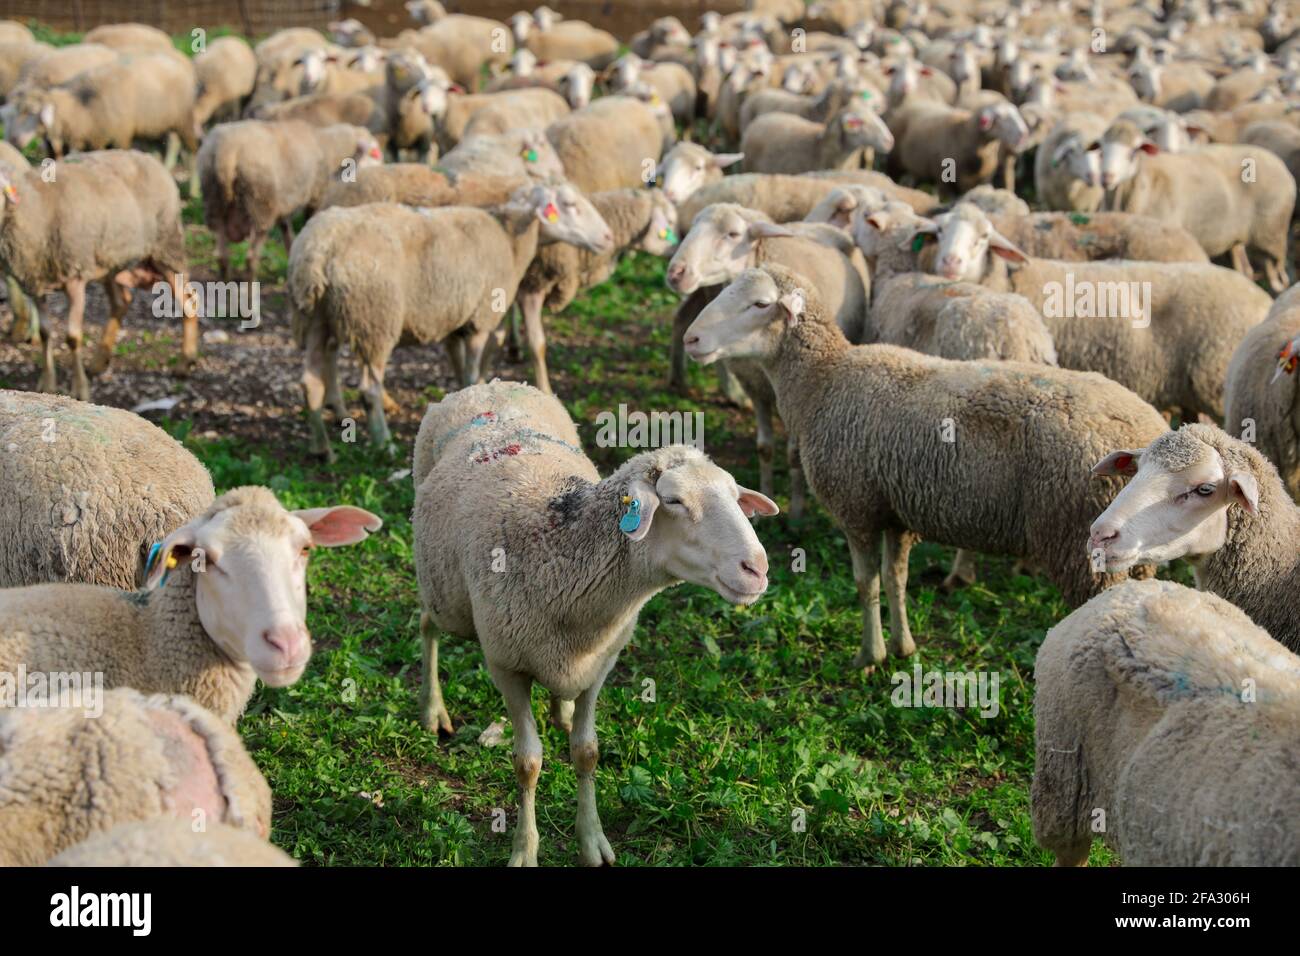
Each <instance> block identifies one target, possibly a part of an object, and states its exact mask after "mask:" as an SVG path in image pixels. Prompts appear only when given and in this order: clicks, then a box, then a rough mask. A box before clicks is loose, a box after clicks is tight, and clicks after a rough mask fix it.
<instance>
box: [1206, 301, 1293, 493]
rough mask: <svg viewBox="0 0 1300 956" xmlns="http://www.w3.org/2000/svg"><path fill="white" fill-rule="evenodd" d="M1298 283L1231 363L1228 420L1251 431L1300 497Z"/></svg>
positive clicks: (1233, 430)
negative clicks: (1297, 373) (1297, 343)
mask: <svg viewBox="0 0 1300 956" xmlns="http://www.w3.org/2000/svg"><path fill="white" fill-rule="evenodd" d="M1297 288H1300V287H1297V286H1292V287H1291V288H1290V289H1288V290H1287V291H1286V292H1284V293H1283V294H1282V295H1281V296H1279V297H1278V299H1277V301H1275V302H1274V303H1273V308H1272V310H1270V312H1269V314H1268V319H1267V320H1265V321H1263V322H1261V323H1260V324H1259V325H1257V326H1255V327H1254V328H1253V329H1251V330H1250V331H1249V332H1247V333H1246V336H1245V338H1243V339H1242V340H1241V344H1240V345H1238V346H1237V351H1236V352H1234V353H1233V355H1232V361H1231V362H1229V363H1228V374H1227V379H1226V381H1225V382H1224V415H1223V424H1224V426H1225V428H1226V430H1227V431H1228V432H1229V434H1234V435H1238V436H1241V437H1249V438H1250V440H1251V442H1252V444H1254V445H1255V447H1256V448H1258V449H1259V450H1260V451H1261V452H1262V453H1263V454H1264V455H1266V456H1267V457H1268V459H1269V461H1271V462H1272V463H1273V465H1274V466H1275V467H1276V468H1277V470H1278V473H1279V474H1280V475H1281V476H1282V481H1283V483H1284V484H1285V485H1286V487H1287V490H1288V491H1289V492H1290V493H1291V497H1293V498H1297V499H1300V398H1297V394H1298V393H1300V388H1298V387H1297V378H1300V376H1297V375H1296V373H1295V365H1296V363H1295V361H1294V357H1295V355H1296V352H1297V346H1296V345H1295V344H1293V343H1295V342H1296V339H1297V336H1300V308H1297V301H1296V297H1297V291H1296V290H1297Z"/></svg>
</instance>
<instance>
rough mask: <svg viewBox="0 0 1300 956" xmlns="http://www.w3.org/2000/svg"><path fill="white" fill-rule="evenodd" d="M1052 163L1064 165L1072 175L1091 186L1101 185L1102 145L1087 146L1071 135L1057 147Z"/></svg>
mask: <svg viewBox="0 0 1300 956" xmlns="http://www.w3.org/2000/svg"><path fill="white" fill-rule="evenodd" d="M1052 165H1053V166H1064V167H1065V169H1066V171H1067V172H1068V173H1069V174H1070V175H1071V176H1073V177H1074V178H1075V179H1080V180H1082V181H1083V182H1084V183H1086V184H1087V185H1089V186H1100V185H1101V147H1100V146H1099V145H1094V146H1092V147H1091V148H1085V147H1084V144H1083V141H1082V140H1080V139H1079V137H1077V136H1071V137H1069V138H1068V139H1066V140H1065V142H1063V143H1061V144H1060V145H1059V146H1057V147H1056V152H1054V153H1053V154H1052Z"/></svg>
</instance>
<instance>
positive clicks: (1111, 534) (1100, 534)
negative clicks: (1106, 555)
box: [1091, 524, 1119, 548]
mask: <svg viewBox="0 0 1300 956" xmlns="http://www.w3.org/2000/svg"><path fill="white" fill-rule="evenodd" d="M1118 537H1119V529H1118V528H1116V527H1115V526H1113V525H1104V524H1103V525H1094V526H1093V528H1092V538H1091V540H1092V546H1093V547H1094V548H1104V547H1105V546H1106V545H1108V544H1110V543H1111V542H1112V541H1114V540H1116V539H1117V538H1118Z"/></svg>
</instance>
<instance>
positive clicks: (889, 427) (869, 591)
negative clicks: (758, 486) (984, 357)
mask: <svg viewBox="0 0 1300 956" xmlns="http://www.w3.org/2000/svg"><path fill="white" fill-rule="evenodd" d="M685 341H686V350H687V353H688V354H689V355H690V356H691V357H692V358H693V359H695V360H696V361H698V362H701V363H702V364H710V363H712V362H714V361H716V360H718V359H721V358H729V359H731V358H750V359H756V360H758V361H759V362H760V363H762V366H763V369H764V371H765V372H766V374H767V375H768V377H769V378H770V379H771V381H772V384H773V387H774V389H775V391H776V395H777V404H778V407H779V410H780V413H781V417H782V419H783V420H784V421H785V422H786V424H787V425H788V426H789V427H790V429H791V430H792V432H793V433H794V434H796V435H798V436H799V454H800V459H801V462H802V465H803V467H804V469H805V472H806V474H807V477H808V483H809V487H810V488H811V489H812V491H813V492H814V494H816V496H817V499H818V500H819V501H820V502H821V503H822V505H823V506H824V507H825V508H826V509H827V510H828V511H829V512H830V513H831V515H832V516H833V517H834V518H835V521H836V523H837V524H838V525H839V527H840V528H841V529H842V530H843V531H844V534H845V536H846V538H847V539H848V542H849V549H850V552H851V553H852V557H853V568H854V578H855V580H856V581H857V582H858V590H859V597H860V600H861V604H862V609H863V612H864V618H865V622H864V628H863V639H862V646H861V648H860V650H859V652H858V655H857V657H856V659H855V661H854V666H861V667H873V666H875V665H877V664H880V663H883V661H884V660H885V642H884V635H883V632H882V629H881V622H880V563H881V561H880V554H881V551H880V536H881V533H882V532H883V534H884V542H885V543H884V554H885V559H884V564H885V570H886V588H887V590H888V592H889V613H890V635H891V637H890V648H891V650H892V651H893V652H894V653H895V654H897V655H902V656H906V655H908V654H911V653H912V651H913V649H914V645H913V642H912V637H911V634H910V632H909V630H908V625H907V617H906V587H907V554H908V551H909V549H910V548H911V545H912V544H913V542H914V541H915V540H916V538H917V537H918V536H920V537H924V538H926V539H929V540H933V541H936V542H939V543H942V544H948V545H952V546H956V547H960V548H968V549H977V550H979V551H982V552H986V553H997V554H1013V555H1017V556H1020V557H1024V558H1032V559H1035V560H1037V561H1038V562H1040V563H1041V564H1042V565H1043V567H1044V568H1045V569H1046V572H1047V574H1048V576H1049V577H1050V578H1051V579H1052V581H1053V582H1054V583H1055V584H1056V585H1057V587H1059V588H1060V589H1061V593H1062V596H1063V597H1064V599H1065V600H1066V601H1067V602H1069V603H1071V604H1079V603H1081V602H1082V601H1083V600H1085V599H1086V598H1087V597H1089V596H1091V595H1092V594H1094V593H1095V592H1096V591H1098V590H1099V589H1100V588H1102V587H1104V586H1106V585H1108V584H1111V583H1114V582H1116V581H1118V580H1121V579H1122V577H1123V575H1122V573H1116V574H1110V575H1102V574H1096V573H1093V571H1092V569H1091V567H1090V565H1089V562H1088V560H1087V554H1086V552H1085V550H1084V547H1083V545H1084V542H1085V541H1086V539H1087V528H1088V524H1089V522H1090V521H1091V520H1092V519H1091V516H1092V515H1095V514H1096V513H1097V512H1096V509H1097V508H1098V507H1099V506H1104V504H1105V503H1107V502H1108V501H1109V498H1110V491H1111V486H1110V485H1109V484H1099V483H1093V482H1090V481H1089V480H1088V476H1087V475H1086V474H1072V473H1071V471H1070V468H1069V467H1068V465H1067V463H1069V462H1074V463H1076V467H1078V468H1080V469H1082V468H1085V467H1087V466H1086V465H1084V464H1083V463H1084V462H1088V461H1095V460H1096V456H1097V454H1098V452H1099V450H1100V449H1102V448H1105V447H1108V442H1110V441H1114V440H1115V438H1117V437H1118V436H1120V435H1124V436H1132V439H1133V440H1136V441H1146V440H1148V436H1155V435H1159V434H1160V433H1161V432H1162V431H1163V430H1164V428H1165V423H1164V420H1163V419H1162V418H1161V417H1160V415H1159V414H1158V413H1157V412H1156V411H1155V410H1154V409H1152V408H1150V407H1149V406H1148V405H1146V404H1145V403H1144V402H1143V401H1142V400H1141V399H1139V398H1138V397H1137V396H1135V395H1133V394H1132V393H1131V392H1129V391H1128V390H1127V389H1125V388H1123V387H1122V386H1120V385H1116V384H1115V383H1113V382H1110V381H1108V380H1106V379H1105V378H1103V377H1102V376H1100V375H1096V374H1091V373H1082V372H1072V371H1067V370H1065V369H1056V368H1052V367H1051V366H1046V365H1031V364H1024V363H1020V362H952V361H948V360H946V359H940V358H934V357H932V356H928V355H922V354H920V353H919V352H913V351H911V350H909V349H900V348H896V347H894V346H889V345H857V346H854V345H851V344H850V343H849V342H848V340H847V339H846V338H845V337H844V334H843V333H842V332H841V331H840V330H839V327H838V326H837V325H836V324H835V322H834V320H833V319H832V317H831V315H830V313H829V312H828V311H827V310H826V308H825V307H824V306H823V305H822V304H821V300H820V296H819V295H818V293H817V289H816V286H814V285H813V284H811V283H809V282H808V281H807V280H806V278H804V277H802V276H799V275H796V274H794V273H792V272H790V271H789V270H785V269H781V268H780V267H777V266H771V265H768V266H765V267H763V268H761V269H750V270H747V271H746V272H744V273H742V274H741V276H740V278H738V279H737V280H736V281H735V282H733V283H732V284H731V285H730V286H728V287H727V288H726V289H724V290H723V292H722V293H721V294H720V295H719V296H718V297H717V298H716V299H714V301H713V302H712V303H711V304H710V305H709V306H708V307H707V308H706V309H705V310H704V311H703V312H702V313H701V314H700V316H699V317H698V318H697V319H696V320H695V321H694V322H693V323H692V324H691V327H690V328H689V329H688V330H687V331H686V339H685ZM832 410H834V411H832ZM949 436H951V438H952V439H953V440H952V441H947V440H945V438H947V437H949ZM1112 436H1114V437H1112ZM1063 466H1065V467H1063ZM1047 476H1051V477H1047ZM1039 481H1045V482H1046V484H1047V485H1048V487H1047V488H1044V487H1038V485H1037V482H1039Z"/></svg>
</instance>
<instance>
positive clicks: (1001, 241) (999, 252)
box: [989, 229, 1029, 262]
mask: <svg viewBox="0 0 1300 956" xmlns="http://www.w3.org/2000/svg"><path fill="white" fill-rule="evenodd" d="M989 249H991V250H992V251H993V254H994V255H996V256H1001V257H1002V258H1003V259H1006V260H1007V261H1008V262H1028V261H1029V256H1027V255H1025V253H1024V251H1023V250H1022V249H1021V248H1020V247H1019V246H1017V245H1016V244H1015V243H1014V242H1012V241H1011V240H1010V239H1008V238H1007V237H1006V236H1004V235H1002V233H1000V232H998V231H997V230H996V229H994V230H993V233H992V235H990V236H989Z"/></svg>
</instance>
